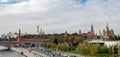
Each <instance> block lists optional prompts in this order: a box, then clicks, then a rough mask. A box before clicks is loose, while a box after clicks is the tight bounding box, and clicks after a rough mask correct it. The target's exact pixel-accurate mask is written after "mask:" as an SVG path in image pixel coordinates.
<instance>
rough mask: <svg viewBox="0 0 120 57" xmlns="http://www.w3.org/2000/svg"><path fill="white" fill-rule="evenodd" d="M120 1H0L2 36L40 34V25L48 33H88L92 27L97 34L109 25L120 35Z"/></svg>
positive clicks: (0, 29) (0, 32) (0, 31)
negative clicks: (38, 28) (38, 32)
mask: <svg viewBox="0 0 120 57" xmlns="http://www.w3.org/2000/svg"><path fill="white" fill-rule="evenodd" d="M119 5H120V1H119V0H114V1H113V0H1V2H0V34H3V33H7V32H16V31H18V30H19V28H20V29H21V30H22V31H23V32H28V33H37V31H36V26H37V25H39V26H40V28H42V29H43V30H44V31H45V32H46V33H53V32H54V31H55V32H57V33H62V32H64V31H68V33H72V32H78V31H79V29H81V30H82V32H88V31H89V30H90V26H91V24H93V25H94V30H95V33H99V30H101V31H102V30H103V29H104V28H105V26H106V23H108V24H109V28H110V29H113V30H114V32H115V34H119V33H120V31H119V29H120V27H119V24H120V23H119V21H120V19H119V18H120V16H119V15H120V7H119Z"/></svg>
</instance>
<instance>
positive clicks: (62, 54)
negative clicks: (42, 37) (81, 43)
mask: <svg viewBox="0 0 120 57" xmlns="http://www.w3.org/2000/svg"><path fill="white" fill-rule="evenodd" d="M61 56H64V57H68V56H69V54H68V53H65V52H61Z"/></svg>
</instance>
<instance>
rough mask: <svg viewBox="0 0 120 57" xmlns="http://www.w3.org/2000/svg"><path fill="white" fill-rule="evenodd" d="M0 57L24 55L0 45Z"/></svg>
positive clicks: (20, 56) (19, 56)
mask: <svg viewBox="0 0 120 57" xmlns="http://www.w3.org/2000/svg"><path fill="white" fill-rule="evenodd" d="M1 48H2V49H1ZM0 57H25V56H22V55H21V54H20V53H18V52H15V51H12V50H4V49H3V47H0Z"/></svg>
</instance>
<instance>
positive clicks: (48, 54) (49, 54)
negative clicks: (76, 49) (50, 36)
mask: <svg viewBox="0 0 120 57" xmlns="http://www.w3.org/2000/svg"><path fill="white" fill-rule="evenodd" d="M33 50H35V51H37V52H39V53H42V54H45V55H47V56H51V54H52V53H51V52H47V51H44V50H40V49H39V48H33ZM54 57H64V56H60V55H56V54H55V56H54Z"/></svg>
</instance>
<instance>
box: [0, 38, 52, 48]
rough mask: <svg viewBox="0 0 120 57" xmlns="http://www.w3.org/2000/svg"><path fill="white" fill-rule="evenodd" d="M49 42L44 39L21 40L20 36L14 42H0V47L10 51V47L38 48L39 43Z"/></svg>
mask: <svg viewBox="0 0 120 57" xmlns="http://www.w3.org/2000/svg"><path fill="white" fill-rule="evenodd" d="M46 42H50V39H44V38H28V39H25V38H21V37H20V36H19V37H18V38H17V39H16V40H14V41H9V40H8V41H0V46H4V47H7V48H8V49H10V47H13V46H26V45H31V46H40V45H41V43H46Z"/></svg>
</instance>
